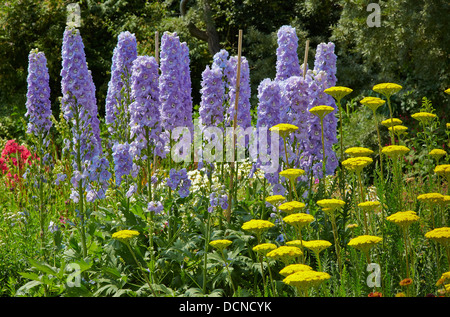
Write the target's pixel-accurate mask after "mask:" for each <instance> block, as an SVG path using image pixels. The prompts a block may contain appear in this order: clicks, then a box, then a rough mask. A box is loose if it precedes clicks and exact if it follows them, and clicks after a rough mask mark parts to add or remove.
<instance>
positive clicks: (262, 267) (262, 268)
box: [259, 255, 266, 296]
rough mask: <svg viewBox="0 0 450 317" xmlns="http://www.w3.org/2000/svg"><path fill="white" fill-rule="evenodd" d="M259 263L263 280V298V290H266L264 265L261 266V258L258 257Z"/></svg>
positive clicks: (260, 256)
mask: <svg viewBox="0 0 450 317" xmlns="http://www.w3.org/2000/svg"><path fill="white" fill-rule="evenodd" d="M259 263H260V264H261V276H262V280H263V296H265V295H264V294H265V289H266V279H265V278H264V265H263V256H262V255H259Z"/></svg>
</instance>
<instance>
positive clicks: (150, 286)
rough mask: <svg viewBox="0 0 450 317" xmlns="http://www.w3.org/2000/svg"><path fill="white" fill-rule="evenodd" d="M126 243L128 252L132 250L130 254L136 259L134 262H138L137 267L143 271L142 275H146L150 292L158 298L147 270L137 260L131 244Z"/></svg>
mask: <svg viewBox="0 0 450 317" xmlns="http://www.w3.org/2000/svg"><path fill="white" fill-rule="evenodd" d="M124 243H125V244H126V245H127V247H128V250H130V253H131V255H132V256H133V259H134V261H135V262H136V264H137V266H138V267H139V268H140V269H141V271H142V273H143V275H144V278H145V281H146V282H147V284H148V287H149V288H150V291H151V292H152V293H153V296H155V297H156V293H155V291H154V289H153V287H152V284H151V283H150V280H149V279H148V276H147V274H146V273H145V270H144V268H143V267H142V265H141V263H140V262H139V261H138V260H137V259H136V255H135V254H134V251H133V249H132V248H131V246H130V243H129V242H128V241H124Z"/></svg>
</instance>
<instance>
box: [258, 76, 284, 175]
mask: <svg viewBox="0 0 450 317" xmlns="http://www.w3.org/2000/svg"><path fill="white" fill-rule="evenodd" d="M280 102H281V89H280V85H279V84H278V82H276V81H272V80H270V79H269V78H266V79H264V80H263V81H261V83H260V84H259V86H258V108H257V114H258V117H257V121H256V127H257V128H258V131H259V133H261V128H263V127H265V128H266V129H267V139H266V144H265V145H266V147H267V149H266V150H264V151H263V150H262V149H261V146H263V145H264V143H262V142H258V146H259V147H260V148H259V153H266V154H268V155H270V154H271V137H270V134H271V132H270V131H269V129H270V128H271V127H273V126H274V125H276V124H279V123H280V122H281V119H280V118H281V112H280ZM259 141H261V139H259ZM281 145H282V143H280V149H279V153H280V150H281ZM265 177H266V179H267V180H268V181H269V183H271V184H276V183H278V173H265Z"/></svg>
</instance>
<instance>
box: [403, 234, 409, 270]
mask: <svg viewBox="0 0 450 317" xmlns="http://www.w3.org/2000/svg"><path fill="white" fill-rule="evenodd" d="M402 231H403V238H404V239H405V257H406V278H409V260H408V227H404V228H402Z"/></svg>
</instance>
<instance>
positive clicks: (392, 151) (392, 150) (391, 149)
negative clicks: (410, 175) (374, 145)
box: [381, 145, 409, 158]
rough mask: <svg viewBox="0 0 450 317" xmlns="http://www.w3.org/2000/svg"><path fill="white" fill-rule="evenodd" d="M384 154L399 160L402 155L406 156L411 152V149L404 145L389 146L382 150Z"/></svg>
mask: <svg viewBox="0 0 450 317" xmlns="http://www.w3.org/2000/svg"><path fill="white" fill-rule="evenodd" d="M381 152H382V153H383V154H386V155H387V156H389V157H390V158H397V157H399V156H401V155H405V154H406V153H408V152H409V148H407V147H406V146H403V145H388V146H385V147H383V149H382V150H381Z"/></svg>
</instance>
